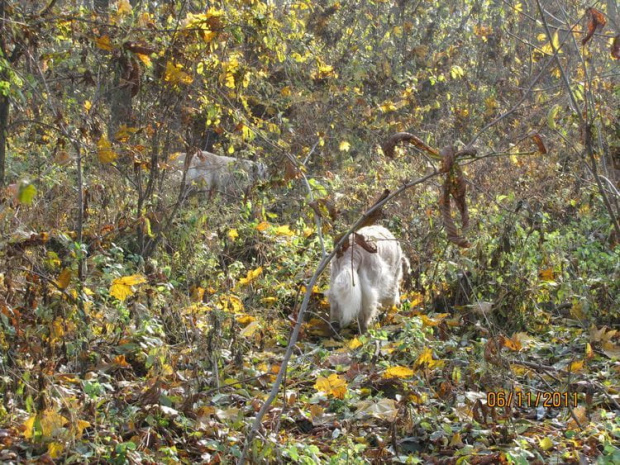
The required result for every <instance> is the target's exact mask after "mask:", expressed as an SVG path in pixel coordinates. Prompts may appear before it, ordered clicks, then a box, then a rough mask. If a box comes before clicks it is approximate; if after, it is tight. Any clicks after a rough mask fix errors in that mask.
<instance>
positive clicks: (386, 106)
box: [379, 102, 398, 113]
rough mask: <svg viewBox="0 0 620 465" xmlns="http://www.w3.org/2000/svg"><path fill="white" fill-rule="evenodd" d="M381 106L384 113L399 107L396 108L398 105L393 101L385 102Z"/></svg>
mask: <svg viewBox="0 0 620 465" xmlns="http://www.w3.org/2000/svg"><path fill="white" fill-rule="evenodd" d="M379 108H381V111H382V112H383V113H389V112H391V111H396V110H397V109H398V108H396V105H394V104H393V103H392V102H385V103H384V104H383V105H381V106H380V107H379Z"/></svg>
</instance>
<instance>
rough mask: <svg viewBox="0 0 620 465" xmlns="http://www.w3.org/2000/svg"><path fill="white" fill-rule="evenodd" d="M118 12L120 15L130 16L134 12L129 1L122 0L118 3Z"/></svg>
mask: <svg viewBox="0 0 620 465" xmlns="http://www.w3.org/2000/svg"><path fill="white" fill-rule="evenodd" d="M117 11H118V14H119V15H128V14H131V12H132V11H133V8H131V4H130V3H129V0H120V2H118V9H117Z"/></svg>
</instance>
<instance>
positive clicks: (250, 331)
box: [239, 321, 260, 337]
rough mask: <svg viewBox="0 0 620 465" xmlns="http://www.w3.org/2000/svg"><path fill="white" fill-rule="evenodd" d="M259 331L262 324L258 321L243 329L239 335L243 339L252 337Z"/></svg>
mask: <svg viewBox="0 0 620 465" xmlns="http://www.w3.org/2000/svg"><path fill="white" fill-rule="evenodd" d="M259 329H260V324H259V323H258V321H253V322H252V323H250V324H249V325H247V326H246V327H245V328H243V329H242V330H241V332H240V333H239V334H240V335H241V336H243V337H252V336H253V335H254V334H255V333H256V331H258V330H259Z"/></svg>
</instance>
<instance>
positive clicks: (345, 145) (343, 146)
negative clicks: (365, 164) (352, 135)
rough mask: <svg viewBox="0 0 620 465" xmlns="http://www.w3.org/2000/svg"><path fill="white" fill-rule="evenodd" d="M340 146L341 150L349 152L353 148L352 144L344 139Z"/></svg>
mask: <svg viewBox="0 0 620 465" xmlns="http://www.w3.org/2000/svg"><path fill="white" fill-rule="evenodd" d="M338 148H339V149H340V151H341V152H348V151H349V149H350V148H351V144H350V143H348V142H347V141H346V140H343V141H342V142H340V146H339V147H338Z"/></svg>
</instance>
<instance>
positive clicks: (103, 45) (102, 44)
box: [95, 35, 114, 52]
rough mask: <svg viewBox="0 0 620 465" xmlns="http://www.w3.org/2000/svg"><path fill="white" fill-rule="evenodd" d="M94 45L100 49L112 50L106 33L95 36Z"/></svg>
mask: <svg viewBox="0 0 620 465" xmlns="http://www.w3.org/2000/svg"><path fill="white" fill-rule="evenodd" d="M95 45H96V46H97V48H100V49H101V50H107V51H108V52H109V51H111V50H114V47H113V46H112V43H111V42H110V37H109V36H107V35H104V36H101V37H95Z"/></svg>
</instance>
